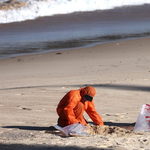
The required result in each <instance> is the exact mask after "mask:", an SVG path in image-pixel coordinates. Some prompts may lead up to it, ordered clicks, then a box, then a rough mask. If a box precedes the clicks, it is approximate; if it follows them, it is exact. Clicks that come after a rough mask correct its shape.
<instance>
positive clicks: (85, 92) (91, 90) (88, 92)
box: [80, 86, 96, 97]
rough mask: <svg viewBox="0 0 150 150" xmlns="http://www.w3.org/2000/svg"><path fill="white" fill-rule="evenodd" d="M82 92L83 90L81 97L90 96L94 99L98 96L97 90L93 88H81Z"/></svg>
mask: <svg viewBox="0 0 150 150" xmlns="http://www.w3.org/2000/svg"><path fill="white" fill-rule="evenodd" d="M80 90H81V91H80V94H81V96H84V95H89V96H92V97H94V96H95V94H96V90H95V88H93V87H92V86H87V87H85V88H81V89H80Z"/></svg>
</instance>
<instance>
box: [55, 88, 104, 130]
mask: <svg viewBox="0 0 150 150" xmlns="http://www.w3.org/2000/svg"><path fill="white" fill-rule="evenodd" d="M95 94H96V91H95V89H94V88H93V87H91V86H87V87H85V88H81V89H79V90H71V91H69V92H68V93H67V94H66V95H65V96H64V97H63V98H62V99H61V100H60V102H59V104H58V107H57V113H58V116H59V119H58V125H60V126H62V127H64V126H67V125H70V124H74V123H79V122H80V123H81V124H83V125H86V124H87V122H86V120H85V119H84V117H83V112H84V111H86V113H87V114H88V115H89V117H90V118H91V119H92V120H93V122H94V123H95V124H96V125H104V123H103V121H102V118H101V116H100V115H99V114H98V113H97V112H96V110H95V105H94V102H93V100H92V102H90V101H84V99H83V96H84V95H90V96H92V97H94V96H95Z"/></svg>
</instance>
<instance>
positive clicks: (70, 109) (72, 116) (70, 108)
mask: <svg viewBox="0 0 150 150" xmlns="http://www.w3.org/2000/svg"><path fill="white" fill-rule="evenodd" d="M76 104H77V103H76V98H75V96H72V97H71V98H70V100H69V103H68V105H67V106H66V107H65V108H64V113H65V115H66V117H67V119H68V121H69V122H70V124H74V123H78V120H77V119H76V117H75V114H74V111H73V108H75V106H76Z"/></svg>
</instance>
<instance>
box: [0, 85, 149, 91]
mask: <svg viewBox="0 0 150 150" xmlns="http://www.w3.org/2000/svg"><path fill="white" fill-rule="evenodd" d="M85 86H93V87H96V88H108V89H115V90H128V91H141V92H150V86H141V85H132V84H130V85H126V84H112V83H106V84H105V83H104V84H84V85H41V86H25V87H12V88H3V89H0V90H1V91H2V90H18V89H30V88H54V87H76V88H81V87H85Z"/></svg>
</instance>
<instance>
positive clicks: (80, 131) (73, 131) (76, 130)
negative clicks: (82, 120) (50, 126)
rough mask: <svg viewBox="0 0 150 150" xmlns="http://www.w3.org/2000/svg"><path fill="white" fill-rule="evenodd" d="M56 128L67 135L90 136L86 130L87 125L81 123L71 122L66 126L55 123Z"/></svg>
mask: <svg viewBox="0 0 150 150" xmlns="http://www.w3.org/2000/svg"><path fill="white" fill-rule="evenodd" d="M55 128H56V129H58V130H59V131H61V132H63V133H64V134H65V135H67V136H89V134H88V133H87V132H86V126H84V125H82V124H79V123H75V124H71V125H68V126H66V127H60V126H58V125H55Z"/></svg>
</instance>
